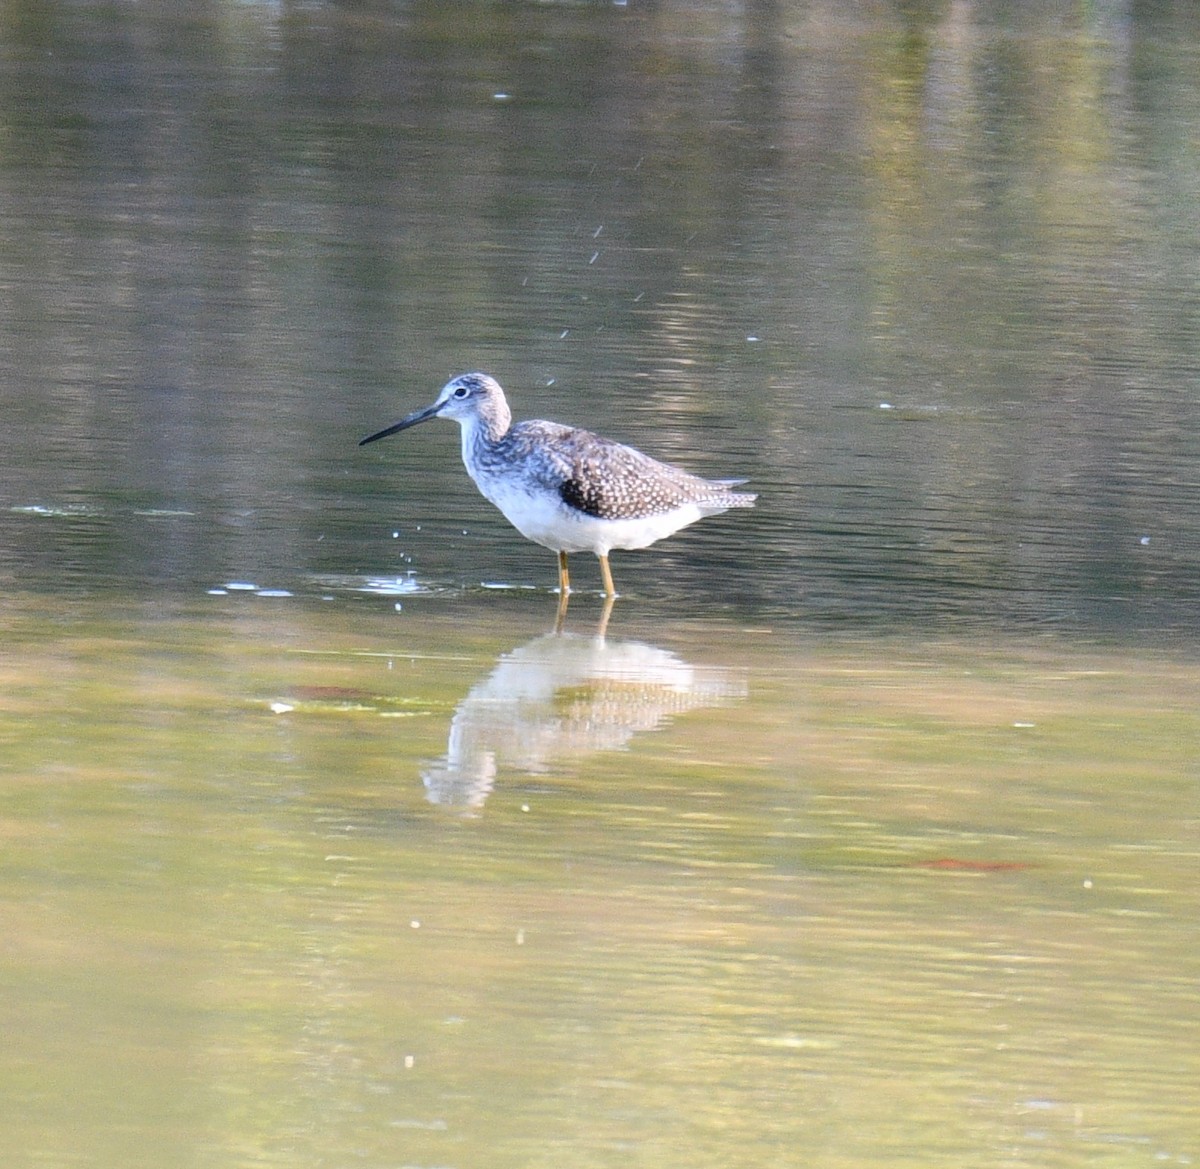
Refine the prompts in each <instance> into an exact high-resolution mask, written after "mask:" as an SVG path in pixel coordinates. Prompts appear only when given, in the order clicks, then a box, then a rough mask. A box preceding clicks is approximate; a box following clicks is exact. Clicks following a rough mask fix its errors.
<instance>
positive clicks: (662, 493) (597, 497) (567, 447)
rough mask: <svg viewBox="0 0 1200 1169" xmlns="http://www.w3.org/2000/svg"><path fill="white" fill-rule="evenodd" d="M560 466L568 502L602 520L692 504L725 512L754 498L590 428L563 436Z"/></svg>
mask: <svg viewBox="0 0 1200 1169" xmlns="http://www.w3.org/2000/svg"><path fill="white" fill-rule="evenodd" d="M554 463H555V467H556V470H557V471H558V472H559V475H560V478H559V482H558V492H559V495H560V497H561V498H562V500H563V502H564V503H566V504H567V505H568V506H569V507H573V508H575V509H577V510H578V511H581V512H583V513H584V514H585V515H590V516H595V517H596V518H597V519H603V520H632V519H644V518H645V517H647V516H652V515H662V514H664V513H666V512H670V511H673V510H674V509H675V508H677V507H682V506H683V505H685V504H689V503H692V504H697V505H698V506H700V507H701V508H703V509H705V510H708V509H709V508H711V510H713V511H723V510H724V509H725V508H727V507H736V506H739V505H741V504H743V503H748V502H750V501H751V500H752V499H753V497H752V496H749V495H739V494H737V493H735V492H732V491H730V490H729V488H728V487H727V486H726V485H725V484H722V483H714V482H710V481H709V480H707V479H701V478H700V477H699V476H697V475H693V474H691V473H690V472H688V471H684V470H683V469H682V468H680V467H675V466H672V465H671V464H670V463H661V462H659V461H658V460H657V459H652V458H651V457H650V456H649V455H644V454H642V452H641V451H639V450H635V449H634V448H633V447H630V446H625V445H624V444H623V443H619V442H614V441H613V440H612V439H607V438H603V437H601V436H600V435H597V434H592V433H591V432H590V431H587V430H573V429H568V430H566V432H565V433H563V434H560V435H558V436H557V441H556V442H555V444H554Z"/></svg>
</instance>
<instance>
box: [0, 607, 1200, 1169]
mask: <svg viewBox="0 0 1200 1169" xmlns="http://www.w3.org/2000/svg"><path fill="white" fill-rule="evenodd" d="M577 607H578V608H579V609H580V610H582V612H580V613H579V614H578V616H577V615H576V614H575V613H569V614H568V628H567V630H566V631H565V632H564V633H562V634H559V635H555V634H554V633H553V632H552V631H549V630H548V629H547V628H546V626H547V624H548V623H549V621H550V620H551V618H552V616H553V613H552V609H553V605H552V603H551V602H550V599H549V598H545V597H536V596H533V597H524V598H522V597H508V596H504V595H499V596H496V597H492V596H486V597H482V598H478V599H475V600H463V599H456V600H454V601H452V602H441V601H438V600H429V599H420V600H417V601H415V602H410V603H409V604H408V606H407V607H406V609H405V610H404V611H403V612H402V613H396V611H395V610H394V609H393V608H392V606H391V604H390V603H389V602H388V601H386V600H382V599H381V600H371V601H366V602H358V601H354V600H353V599H349V598H347V597H345V596H342V597H338V598H335V599H334V600H333V601H328V602H320V601H316V602H311V601H301V600H298V599H282V598H269V597H268V598H264V597H261V596H257V595H255V594H252V593H240V594H235V595H230V596H226V597H214V598H209V599H207V600H205V601H204V602H201V603H197V604H188V605H183V606H172V605H163V604H160V603H147V604H143V605H113V604H111V603H104V604H100V605H93V604H91V603H85V604H81V605H78V606H75V607H74V611H73V612H72V614H71V615H70V616H69V617H68V618H67V620H66V621H65V622H64V618H63V614H62V612H61V610H60V609H59V607H58V606H57V605H55V604H53V603H48V602H41V603H37V604H25V605H22V604H19V603H17V602H15V601H13V600H11V599H10V601H9V603H8V604H7V606H6V613H5V623H6V628H7V631H8V638H7V641H8V646H9V651H8V653H7V655H6V662H5V686H4V693H5V695H6V698H5V705H6V707H7V709H6V712H5V714H6V719H5V721H6V724H7V726H8V728H9V732H8V736H7V738H8V742H7V747H6V756H7V759H8V766H7V767H6V769H5V771H6V775H5V779H4V782H3V789H2V790H3V820H2V824H3V829H2V830H3V833H4V836H5V848H4V862H3V874H2V876H0V884H2V885H3V888H4V891H5V892H4V917H5V922H6V928H5V933H6V937H7V938H8V942H7V945H6V955H7V956H6V959H5V964H4V965H5V976H4V977H5V995H4V1003H5V1006H4V1015H5V1020H4V1031H5V1035H6V1055H5V1057H4V1060H3V1065H4V1068H5V1072H4V1081H5V1092H4V1094H3V1099H4V1105H3V1111H4V1114H5V1116H4V1122H5V1123H4V1127H5V1131H6V1133H8V1134H9V1135H8V1140H9V1142H10V1148H14V1149H19V1150H21V1153H22V1156H23V1158H24V1159H25V1163H30V1164H36V1163H54V1164H73V1163H97V1164H110V1163H111V1164H114V1165H115V1164H135V1165H136V1164H152V1163H158V1164H161V1163H163V1162H162V1157H163V1154H162V1152H161V1148H162V1147H165V1146H174V1147H176V1148H179V1149H180V1150H181V1151H180V1154H179V1155H178V1156H177V1157H170V1156H169V1157H168V1159H167V1160H168V1163H180V1164H183V1163H187V1164H229V1163H235V1164H275V1163H289V1164H292V1163H297V1164H327V1163H338V1164H340V1163H345V1162H346V1161H347V1160H350V1159H353V1160H355V1161H360V1162H363V1163H366V1164H379V1165H388V1164H414V1165H426V1164H427V1165H434V1164H437V1165H443V1164H478V1163H480V1162H481V1161H486V1162H487V1163H488V1164H495V1165H509V1164H512V1165H517V1164H561V1163H563V1161H564V1160H569V1161H571V1162H572V1163H582V1164H618V1163H622V1164H624V1163H636V1164H662V1163H665V1162H669V1161H679V1160H689V1161H692V1162H693V1163H699V1164H730V1163H732V1164H747V1165H749V1164H795V1163H796V1158H797V1157H798V1156H800V1155H801V1153H800V1151H801V1150H803V1151H804V1152H803V1157H802V1159H804V1160H806V1161H808V1160H815V1161H816V1162H818V1163H822V1164H831V1165H838V1164H847V1165H850V1164H863V1163H868V1164H874V1163H895V1162H899V1163H912V1164H918V1163H920V1164H925V1165H941V1164H945V1165H961V1164H963V1163H964V1162H965V1161H971V1160H972V1159H974V1158H976V1155H977V1153H978V1150H984V1153H983V1154H982V1157H981V1159H982V1160H983V1161H984V1162H985V1163H994V1164H1023V1163H1030V1164H1062V1165H1070V1164H1081V1163H1089V1164H1091V1163H1101V1164H1107V1163H1111V1164H1128V1163H1130V1158H1133V1159H1134V1160H1136V1161H1142V1160H1145V1161H1154V1162H1156V1163H1160V1162H1163V1161H1165V1162H1167V1163H1177V1164H1186V1163H1189V1160H1190V1158H1192V1157H1193V1156H1194V1154H1195V1125H1194V1117H1193V1109H1192V1106H1191V1098H1190V1096H1189V1095H1188V1094H1187V1092H1186V1086H1187V1085H1189V1084H1191V1083H1195V1081H1196V1074H1197V1072H1198V1071H1200V1068H1198V1066H1197V1054H1196V1053H1197V1052H1198V1051H1200V1043H1198V1042H1197V1041H1198V1040H1200V1035H1198V1034H1197V1024H1196V1023H1195V1022H1194V1020H1195V1019H1196V1018H1197V1017H1198V1016H1197V1015H1196V1012H1195V1011H1194V1009H1193V1008H1194V1005H1195V994H1196V989H1195V988H1196V986H1197V977H1198V976H1200V969H1198V960H1197V954H1196V948H1195V944H1194V942H1195V921H1196V914H1197V910H1198V908H1200V906H1198V905H1197V897H1196V891H1195V882H1194V881H1193V879H1192V874H1193V872H1194V869H1195V862H1196V855H1197V845H1196V837H1195V825H1196V820H1197V814H1198V812H1200V809H1198V808H1197V803H1196V799H1197V797H1196V783H1195V780H1196V774H1195V766H1196V765H1195V759H1196V751H1195V748H1196V744H1197V741H1198V735H1200V725H1198V723H1200V716H1198V715H1197V712H1196V708H1195V703H1194V701H1193V696H1194V694H1195V693H1196V688H1197V685H1198V683H1200V669H1198V667H1197V666H1196V664H1195V663H1194V662H1193V661H1190V660H1186V659H1184V660H1181V659H1180V658H1178V657H1176V656H1173V655H1169V654H1166V653H1161V652H1160V653H1153V654H1143V655H1138V654H1134V653H1130V652H1128V651H1121V652H1112V651H1107V650H1092V651H1089V652H1081V651H1079V650H1078V649H1077V648H1075V647H1073V646H1070V645H1066V646H1064V645H1063V644H1062V643H1061V642H1059V641H1058V640H1057V639H1056V638H1053V637H1048V638H1044V639H1040V640H1030V641H1027V642H1025V643H1023V644H1015V643H998V642H992V643H985V642H979V643H977V644H975V645H973V646H972V647H970V648H966V647H963V646H962V645H961V644H959V643H957V642H956V641H954V640H949V639H948V640H945V641H941V642H933V643H931V644H928V645H926V646H924V647H922V649H921V650H920V651H919V652H918V651H917V650H916V649H915V648H914V647H913V646H912V645H911V644H906V643H902V642H880V641H878V640H876V639H840V638H837V637H833V636H829V635H822V636H820V637H811V636H805V635H796V634H794V633H791V632H780V631H775V630H771V629H768V628H766V627H761V626H746V625H736V624H730V623H726V622H721V621H717V620H709V619H705V620H704V621H703V622H697V623H695V624H694V625H691V626H689V625H688V624H686V623H685V624H680V625H679V626H676V627H675V628H674V629H673V630H670V631H664V629H663V627H662V626H661V625H660V624H659V623H658V622H657V621H655V620H647V619H646V618H644V617H642V616H641V615H639V614H638V613H637V612H636V611H633V612H630V613H629V614H628V615H626V614H625V613H624V612H623V611H622V609H621V608H620V607H618V610H617V613H616V614H615V615H614V618H613V623H612V625H611V626H610V629H609V632H608V634H607V636H606V638H605V639H604V640H603V642H602V643H601V642H599V641H598V640H597V639H596V638H595V637H594V630H593V629H592V628H590V627H589V626H590V624H591V622H590V618H591V617H593V616H594V615H595V614H594V612H589V611H588V608H589V607H588V605H587V604H581V605H577ZM576 625H578V626H579V627H578V628H576ZM498 626H503V632H500V631H499V629H498ZM656 637H657V639H658V640H657V641H656V640H654V639H655V638H656ZM481 779H483V780H485V781H486V782H480V780H481ZM184 1150H186V1152H185V1151H184Z"/></svg>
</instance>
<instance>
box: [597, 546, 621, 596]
mask: <svg viewBox="0 0 1200 1169" xmlns="http://www.w3.org/2000/svg"><path fill="white" fill-rule="evenodd" d="M600 575H601V576H602V577H603V578H604V595H605V596H606V597H615V596H616V595H617V589H616V586H615V585H614V584H613V579H612V569H611V568H609V567H608V553H607V552H605V553H604V554H603V555H602V556H601V557H600Z"/></svg>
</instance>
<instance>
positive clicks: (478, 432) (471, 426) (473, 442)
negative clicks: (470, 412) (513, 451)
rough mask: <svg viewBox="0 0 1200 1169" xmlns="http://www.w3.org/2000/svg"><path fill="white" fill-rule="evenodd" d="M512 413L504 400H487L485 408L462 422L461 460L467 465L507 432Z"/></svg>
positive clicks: (484, 452) (510, 423)
mask: <svg viewBox="0 0 1200 1169" xmlns="http://www.w3.org/2000/svg"><path fill="white" fill-rule="evenodd" d="M511 425H512V414H511V412H510V411H509V409H508V404H507V403H505V402H488V403H487V406H486V409H484V410H481V411H480V412H479V413H478V414H476V415H475V416H474V417H472V418H468V419H464V420H463V422H462V453H463V462H464V463H466V464H467V466H468V467H470V466H471V464H472V463H473V462H476V461H478V459H479V458H480V457H481V456H483V455H485V454H486V452H487V451H488V450H490V449H491V448H492V447H494V446H495V445H496V444H497V443H498V442H500V440H501V439H503V438H504V436H505V435H506V434H507V433H508V431H509V427H510V426H511Z"/></svg>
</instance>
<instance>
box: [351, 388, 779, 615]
mask: <svg viewBox="0 0 1200 1169" xmlns="http://www.w3.org/2000/svg"><path fill="white" fill-rule="evenodd" d="M430 418H452V419H454V421H455V422H457V423H458V424H459V426H460V427H462V457H463V463H464V464H465V465H466V468H467V472H468V474H469V475H470V476H471V478H472V479H474V480H475V486H476V487H478V488H479V490H480V491H481V492H482V493H483V495H484V497H485V498H486V499H489V500H491V501H492V503H494V504H495V505H496V506H497V507H498V508H499V509H500V510H501V511H502V512H503V513H504V515H505V518H507V520H508V521H509V523H511V524H512V525H513V527H515V528H516V529H517V531H518V532H520V533H521V535H522V536H525V537H526V538H527V539H529V540H532V541H533V542H534V543H535V544H541V545H542V546H543V547H545V548H549V549H550V550H551V551H552V552H557V553H558V587H559V589H560V591H561V593H562V595H563V596H564V597H565V596H566V594H567V593H568V592H569V591H570V587H571V582H570V577H569V576H568V575H567V553H568V552H584V551H591V552H594V553H595V554H596V555H597V556H598V557H599V559H600V573H601V576H603V578H604V592H605V595H606V596H607V597H610V598H611V597H615V596H616V595H617V590H616V588H615V587H614V586H613V579H612V570H611V569H610V568H609V566H608V554H609V551H610V550H611V549H613V548H645V547H646V546H647V545H649V544H653V543H654V542H655V541H656V540H661V539H662V538H663V537H664V536H669V535H671V533H672V532H677V531H679V529H680V528H685V527H687V525H688V524H694V523H695V522H696V521H697V520H698V519H703V517H704V516H707V515H715V514H716V513H717V512H722V511H725V510H726V509H727V508H731V507H750V506H751V505H752V504H753V503H754V500H755V499H756V498H757V497H756V496H754V495H751V494H749V493H748V492H744V491H734V490H733V488H734V487H736V486H738V485H739V484H740V483H744V482H745V480H744V479H701V478H700V477H699V476H698V475H692V474H690V473H689V472H687V471H684V470H681V469H680V468H679V467H673V466H671V465H670V464H669V463H660V462H659V461H658V460H657V459H652V458H650V456H649V455H644V454H642V452H641V451H639V450H635V449H634V448H633V447H631V446H625V445H623V444H622V443H619V442H613V441H612V439H608V438H601V437H600V435H598V434H592V433H591V431H588V430H577V429H576V428H574V427H571V426H562V425H560V424H559V423H557V422H541V421H528V422H518V423H517V424H516V425H513V422H512V413H511V412H510V410H509V408H508V402H507V401H506V399H505V397H504V391H503V390H502V389H501V388H500V383H499V382H498V381H496V380H495V378H491V377H489V376H488V375H487V374H485V373H464V374H460V375H459V376H458V377H456V378H453V379H451V380H450V381H448V382H447V383H446V384H445V385H444V386H443V387H442V391H441V393H440V394H438V396H437V401H435V402H434V403H433V405H432V406H427V407H426V408H425V409H423V410H416V411H414V412H413V413H412V414H409V415H408V416H407V417H406V418H401V419H400V421H399V422H393V423H392V425H391V426H387V427H384V429H383V430H380V431H378V432H377V433H375V434H371V435H368V436H367V437H366V438H364V439H362V440H361V441H360V442H359V446H365V445H366V444H367V443H369V442H375V440H376V439H380V438H386V437H387V436H388V435H389V434H396V433H397V432H398V431H401V430H407V429H408V428H409V427H410V426H416V425H417V424H418V423H419V422H427V421H428V420H429V419H430Z"/></svg>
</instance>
